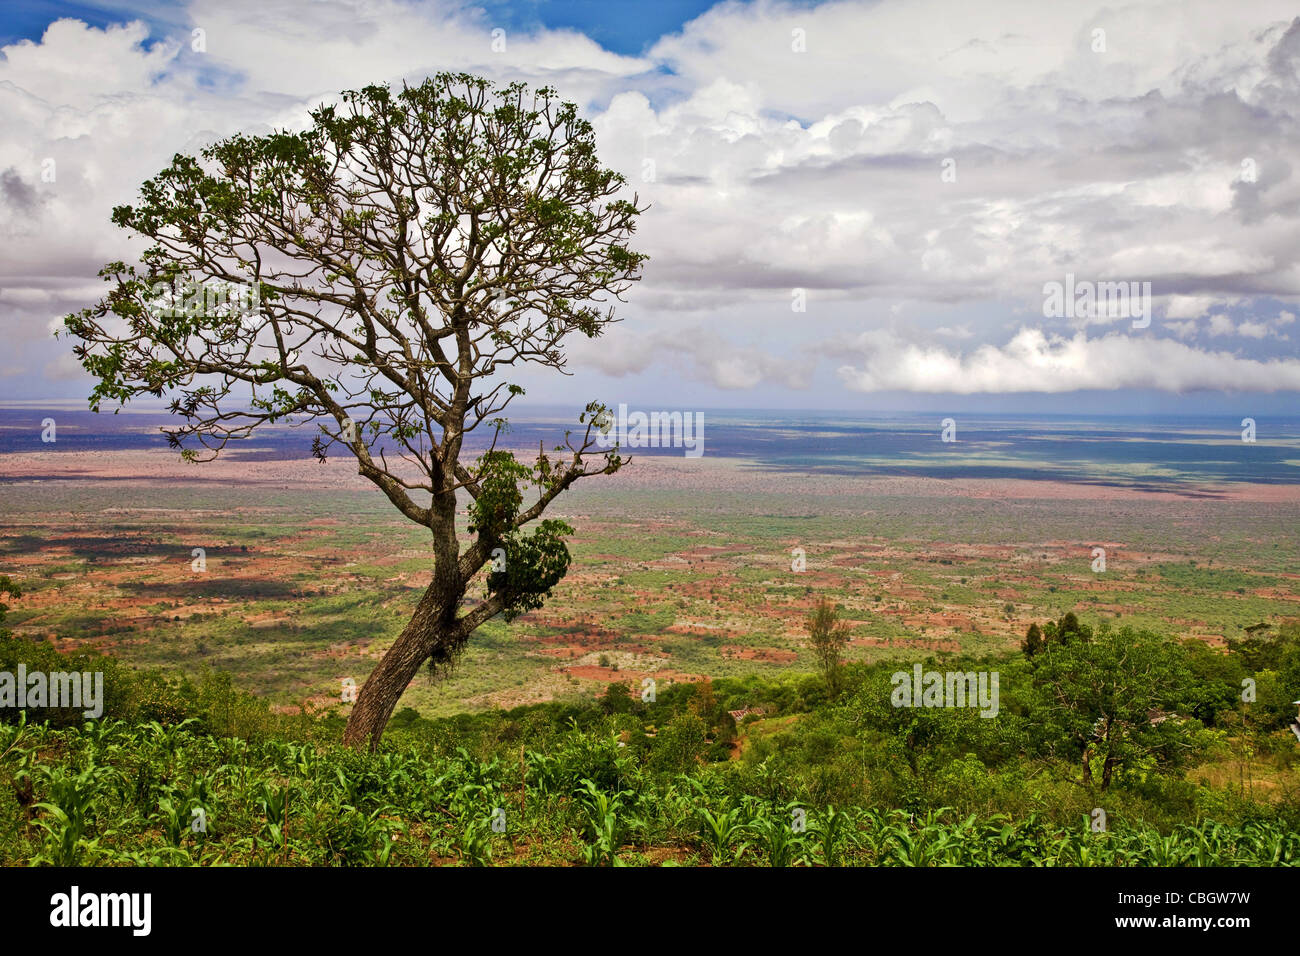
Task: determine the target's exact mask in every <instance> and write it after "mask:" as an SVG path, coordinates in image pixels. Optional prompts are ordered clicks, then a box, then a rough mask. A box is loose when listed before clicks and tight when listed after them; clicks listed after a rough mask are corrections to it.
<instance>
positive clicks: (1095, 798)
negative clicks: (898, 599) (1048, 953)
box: [0, 618, 1300, 866]
mask: <svg viewBox="0 0 1300 956" xmlns="http://www.w3.org/2000/svg"><path fill="white" fill-rule="evenodd" d="M1038 630H1039V633H1040V635H1047V637H1046V639H1045V640H1044V641H1043V642H1042V643H1041V645H1040V646H1038V647H1037V648H1036V649H1035V652H1034V653H1033V654H1032V656H1029V655H1025V654H1023V653H1017V654H1012V655H1007V656H1001V657H992V658H980V659H975V658H961V657H955V656H954V657H950V658H946V659H944V660H943V661H942V662H938V661H936V660H934V659H931V660H929V661H927V662H926V666H927V667H933V668H941V669H944V670H954V671H987V670H996V671H998V672H999V675H1000V681H999V687H1000V697H1001V700H1000V710H999V713H998V716H997V717H996V718H994V719H984V718H982V717H980V715H979V711H978V710H975V709H971V708H951V707H894V706H891V704H890V683H891V672H893V671H894V670H895V669H897V667H898V665H897V663H894V662H881V663H877V664H872V665H868V664H861V663H856V664H847V665H844V666H843V667H841V668H840V682H841V685H842V686H841V688H840V694H839V696H838V697H834V698H832V697H831V696H830V694H829V693H828V689H827V685H826V681H825V679H824V677H823V676H821V675H811V674H804V675H795V674H787V675H785V676H783V677H781V678H760V677H757V676H748V677H744V678H728V679H722V680H717V681H712V682H703V683H694V684H685V683H679V684H668V685H666V686H661V687H660V688H658V692H657V693H656V694H654V695H647V697H648V699H646V700H643V699H642V698H641V697H640V696H633V694H632V693H630V692H629V687H628V686H626V685H620V684H613V685H610V686H609V687H608V688H607V690H606V692H605V693H604V694H603V695H602V696H601V697H600V698H598V699H596V700H593V701H589V702H586V703H558V702H557V703H549V704H542V705H536V706H529V707H518V708H515V709H513V710H508V711H502V710H496V711H485V712H481V713H473V714H471V713H464V714H459V715H456V716H454V717H448V718H438V719H428V718H424V717H421V716H420V715H419V713H418V712H416V711H415V710H413V709H411V708H406V709H404V710H402V711H399V712H398V713H397V714H396V715H395V716H394V718H393V720H392V723H391V728H390V733H389V734H388V735H387V736H386V737H385V742H384V746H383V747H382V748H381V749H380V751H379V752H377V753H357V752H355V751H352V750H348V749H345V748H344V747H342V746H341V745H340V744H339V743H338V740H339V738H340V735H341V730H342V722H343V721H342V718H341V717H339V716H337V715H331V716H325V717H315V718H313V717H307V716H293V717H289V716H283V715H277V714H273V713H271V712H270V710H269V708H268V707H267V705H266V704H265V702H263V701H260V700H257V699H255V698H252V697H249V696H248V695H245V694H241V693H239V692H238V691H236V690H234V689H232V687H231V686H230V683H229V679H228V678H226V677H224V675H209V676H207V677H205V678H202V679H199V680H198V681H196V682H191V681H187V680H184V679H177V678H167V677H164V676H162V675H159V674H156V673H151V672H136V671H130V670H128V669H126V668H125V667H122V666H118V665H114V664H113V662H111V661H108V660H104V659H91V658H82V659H79V660H76V661H73V660H69V659H67V658H63V657H61V656H60V655H58V654H57V652H55V651H54V650H53V649H51V648H50V647H48V646H46V645H43V644H35V643H32V642H30V641H26V640H21V639H15V638H4V639H3V640H0V670H12V669H13V667H14V666H15V665H16V663H18V662H23V663H25V664H26V665H27V666H28V668H35V667H45V668H53V667H55V666H58V667H59V668H60V669H72V668H73V667H74V666H76V667H79V668H81V669H85V668H87V667H95V668H100V669H103V670H105V672H106V685H107V696H108V705H107V708H106V718H105V719H104V720H101V721H92V722H85V723H81V722H79V721H77V720H76V719H75V718H61V717H60V715H59V714H58V713H57V712H54V711H51V712H49V713H46V714H43V715H39V716H41V717H42V718H43V719H44V720H45V721H46V722H45V723H43V724H42V725H40V726H37V725H35V724H34V723H31V722H29V718H28V715H27V714H25V713H22V712H20V711H17V710H8V711H4V712H0V714H2V715H3V717H4V718H5V719H6V720H8V721H9V722H7V723H0V834H2V836H0V863H5V864H10V865H13V864H23V863H28V862H33V863H37V864H56V865H79V864H80V865H84V864H92V865H136V864H139V865H146V864H148V865H190V864H216V863H234V864H252V865H390V866H399V865H400V866H412V865H429V864H455V863H459V864H463V865H487V864H496V865H503V864H505V865H522V864H580V865H663V864H673V865H693V864H712V865H772V866H788V865H844V864H848V865H861V864H866V865H902V866H925V865H944V864H957V865H1012V866H1018V865H1069V866H1092V865H1121V866H1143V865H1158V866H1177V865H1192V866H1203V865H1204V866H1209V865H1295V864H1296V863H1297V862H1298V861H1300V776H1298V775H1297V767H1296V761H1297V748H1296V745H1295V739H1294V737H1292V735H1291V733H1290V731H1289V730H1287V729H1286V725H1287V723H1288V721H1289V720H1290V719H1291V714H1290V712H1289V711H1288V710H1287V709H1286V706H1285V702H1286V701H1287V700H1288V699H1290V698H1289V697H1288V695H1287V693H1286V692H1285V691H1284V688H1287V687H1295V686H1298V685H1297V684H1296V683H1295V681H1296V680H1300V627H1298V626H1297V625H1296V624H1295V623H1294V622H1289V623H1287V624H1286V625H1284V626H1283V627H1280V628H1277V629H1276V630H1274V629H1268V628H1262V629H1259V630H1257V631H1255V632H1254V633H1252V635H1251V636H1250V637H1249V638H1247V639H1245V640H1243V641H1238V642H1233V644H1232V645H1231V646H1230V648H1229V650H1228V652H1227V653H1221V652H1215V651H1212V650H1210V649H1208V648H1206V647H1205V646H1204V645H1203V644H1201V643H1199V642H1186V643H1181V642H1176V641H1173V640H1168V639H1163V638H1161V637H1159V636H1157V635H1155V634H1152V633H1149V632H1144V631H1135V630H1133V629H1129V628H1125V629H1112V628H1110V627H1108V626H1106V624H1105V623H1098V624H1090V623H1081V622H1080V621H1078V620H1077V619H1076V618H1070V619H1068V620H1067V619H1065V618H1063V619H1061V620H1058V621H1054V622H1047V624H1046V625H1045V626H1040V627H1039V628H1038ZM1249 681H1253V682H1254V684H1253V685H1252V686H1253V688H1254V692H1253V693H1249V694H1247V693H1246V692H1245V691H1244V690H1243V688H1244V687H1245V686H1246V683H1243V682H1247V683H1248V682H1249ZM1243 698H1244V699H1243ZM745 708H748V709H749V710H750V713H749V714H746V715H744V716H743V719H742V721H741V723H740V725H739V726H737V724H736V722H735V720H734V719H733V717H732V715H731V713H730V712H731V711H740V710H742V709H745ZM1097 810H1102V811H1104V814H1105V817H1104V819H1105V820H1106V825H1105V828H1104V830H1103V829H1100V828H1098V827H1097V826H1096V821H1097V820H1098V818H1099V815H1098V814H1097Z"/></svg>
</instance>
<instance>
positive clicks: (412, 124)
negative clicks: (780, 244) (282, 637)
mask: <svg viewBox="0 0 1300 956" xmlns="http://www.w3.org/2000/svg"><path fill="white" fill-rule="evenodd" d="M311 117H312V123H311V125H310V127H309V128H308V129H306V130H305V131H303V132H289V131H283V132H276V133H272V134H270V135H266V136H255V137H254V136H244V135H237V136H234V137H231V138H229V139H226V140H224V141H222V142H220V143H218V144H216V145H214V146H211V147H209V148H207V149H205V150H203V152H202V154H201V158H200V157H192V156H183V155H177V156H176V157H174V158H173V160H172V163H171V165H170V166H169V167H168V168H167V169H164V170H163V171H162V172H161V173H159V174H158V175H157V176H155V177H153V178H152V179H150V180H148V181H147V182H145V183H144V185H143V187H142V188H141V199H140V204H139V205H136V206H120V207H118V208H116V209H114V210H113V221H114V222H115V223H116V224H117V225H119V226H122V227H125V228H127V229H130V230H133V231H134V232H136V233H138V234H140V235H141V236H143V237H146V238H147V239H148V240H149V242H150V244H149V246H148V248H147V249H146V251H145V252H144V253H143V255H142V258H141V261H140V263H139V265H137V266H127V265H125V264H123V263H121V262H114V263H110V264H109V265H107V266H105V267H104V269H103V270H102V271H101V272H100V275H101V276H103V277H104V279H105V280H106V281H108V282H110V283H112V284H113V288H112V289H111V291H110V292H109V293H108V295H107V296H106V297H105V298H103V299H102V300H101V301H100V302H99V303H98V304H96V305H95V306H93V307H91V308H88V309H85V310H83V311H81V312H78V313H75V314H73V315H70V316H68V317H67V318H66V319H65V320H64V325H65V332H64V334H68V335H70V336H72V337H74V338H75V339H76V340H78V341H77V343H76V345H75V348H74V353H75V355H76V356H77V358H78V359H80V360H81V363H82V365H83V366H84V367H85V368H86V370H87V371H88V372H90V373H91V374H92V375H93V376H95V378H96V379H97V380H98V381H97V383H96V385H95V387H94V389H93V391H92V392H91V395H90V399H89V401H90V407H91V408H92V409H93V410H94V411H99V409H100V406H101V404H102V403H103V402H105V401H108V402H110V403H117V404H118V405H123V404H125V403H126V402H128V401H129V400H130V399H132V398H134V397H136V396H140V395H151V396H159V397H160V396H164V395H167V396H168V397H171V398H172V402H171V405H170V409H171V411H172V412H173V413H174V414H176V415H178V416H180V420H179V424H177V425H176V426H174V427H168V428H165V429H164V431H165V432H166V434H167V437H168V440H169V441H170V443H171V445H172V447H174V448H178V449H180V450H181V454H182V456H183V457H184V458H185V459H187V460H189V461H206V460H211V459H212V458H215V457H216V456H217V455H218V454H219V453H220V452H221V450H222V449H223V448H224V447H225V445H226V443H227V442H229V441H231V440H233V439H241V438H245V437H247V436H249V435H250V434H251V433H253V432H254V430H255V429H256V428H257V427H258V426H260V425H265V424H270V423H275V422H286V421H287V422H293V423H305V422H310V423H312V424H313V426H314V427H315V428H318V429H319V431H318V433H317V437H316V439H315V443H314V449H313V450H314V454H315V455H316V457H318V458H319V459H320V460H321V461H324V460H325V457H326V455H327V453H329V452H330V451H331V450H333V449H334V448H335V447H336V446H339V447H341V449H342V450H344V451H346V453H350V454H352V455H354V456H355V457H356V460H357V469H358V472H359V473H360V474H361V475H363V476H364V477H366V478H367V479H369V480H370V481H372V482H373V483H374V484H375V485H377V486H378V487H379V488H380V489H381V490H382V491H383V492H384V494H385V495H387V496H388V499H389V500H390V501H391V502H392V503H393V505H394V506H395V507H396V508H397V509H398V510H399V511H400V512H401V513H402V514H403V515H405V516H406V517H407V518H409V519H410V520H411V521H414V522H415V523H416V524H418V525H421V526H423V527H426V528H428V529H429V532H430V535H431V539H432V550H433V569H432V571H433V580H432V582H431V583H430V585H429V587H428V588H427V590H425V592H424V594H423V595H422V596H421V598H420V600H419V603H418V604H417V606H416V608H415V612H414V615H413V616H412V617H411V620H410V623H408V624H407V625H406V627H405V629H404V630H403V631H402V633H401V634H400V635H399V636H398V638H397V640H396V642H395V643H394V644H393V645H392V647H391V648H390V649H389V651H388V652H387V653H386V654H385V655H384V657H383V659H382V660H381V661H380V662H379V665H378V666H377V667H376V668H375V669H374V671H373V672H372V673H371V675H370V677H369V679H368V680H367V681H366V682H365V684H364V686H362V688H361V690H360V693H359V694H358V696H357V700H356V706H355V707H354V709H353V711H352V714H351V717H350V719H349V720H348V725H347V730H346V732H345V735H344V740H345V741H346V742H347V743H348V744H350V745H352V746H354V747H364V746H367V745H368V746H370V747H371V748H374V747H376V746H377V745H378V742H379V739H380V737H381V735H382V734H383V731H384V727H385V725H386V724H387V723H388V719H389V717H390V715H391V714H392V712H393V708H394V706H395V705H396V703H397V701H398V699H399V698H400V697H401V695H402V692H403V691H404V690H405V689H406V687H407V685H408V684H409V683H410V682H411V680H412V678H413V677H414V676H415V675H416V674H417V673H418V672H419V670H420V668H421V666H422V665H424V664H425V663H426V662H427V663H428V664H429V665H430V668H431V669H432V670H433V671H434V672H435V673H438V672H440V671H445V670H446V669H447V668H449V667H450V666H451V665H452V663H453V662H454V659H455V657H456V655H457V653H458V651H459V650H460V649H461V648H462V647H463V646H464V645H465V643H466V641H467V640H468V639H469V637H470V635H471V634H472V633H473V632H474V630H475V629H476V628H477V627H479V626H480V625H481V624H483V622H485V621H487V620H489V619H490V618H492V617H494V616H496V615H498V614H503V615H504V616H505V618H506V619H507V620H510V619H512V618H513V617H514V616H515V615H517V614H519V613H522V612H523V611H525V610H528V609H531V608H536V607H540V606H541V604H542V602H543V600H544V599H545V598H546V597H548V596H549V595H550V593H551V588H552V587H553V586H554V585H555V584H556V583H557V582H559V581H560V580H561V579H562V578H563V577H564V574H565V572H566V571H567V569H568V564H569V552H568V549H567V547H566V546H565V543H564V536H565V535H566V534H571V533H572V529H571V528H570V527H568V526H567V525H566V524H564V522H562V521H557V520H540V521H539V520H538V519H540V518H541V516H542V514H543V512H544V511H545V510H546V508H547V506H548V505H550V503H551V502H552V501H554V500H555V498H556V496H558V495H559V494H560V493H561V492H563V491H564V490H565V489H567V488H568V487H570V486H571V485H572V484H573V483H574V482H575V481H577V480H578V479H579V478H584V477H587V476H589V475H596V474H612V473H613V472H614V471H616V470H617V469H618V468H619V467H620V465H622V464H623V463H624V459H622V458H621V457H620V456H619V454H618V451H619V449H618V446H617V445H614V446H613V447H612V448H606V447H603V446H605V445H606V444H608V443H607V442H604V441H600V440H598V439H599V437H600V435H599V433H600V430H601V429H602V428H606V427H607V426H606V425H605V422H607V421H608V418H607V417H606V410H605V407H604V406H603V405H600V404H598V403H595V402H593V403H591V404H589V405H588V406H587V407H586V409H585V410H584V412H583V413H582V414H581V415H579V417H578V422H579V425H580V426H585V428H584V427H579V428H578V429H575V430H574V431H572V432H568V433H566V437H565V441H564V444H563V445H559V446H556V447H555V449H554V451H553V454H554V457H551V456H548V455H547V454H546V453H545V452H544V451H543V450H542V449H541V448H540V447H539V449H538V453H537V457H536V459H535V460H531V461H527V460H525V461H518V460H516V459H515V457H514V455H513V454H512V453H510V452H508V451H503V450H499V449H498V448H497V441H498V438H499V437H500V435H501V434H502V433H503V430H504V429H505V428H506V427H508V426H507V423H506V421H505V420H504V419H503V418H502V417H500V415H501V412H502V411H503V410H504V409H505V408H506V406H507V405H508V404H509V403H510V401H511V400H512V399H513V398H515V397H516V396H517V395H520V394H522V393H523V389H522V388H521V387H520V386H519V385H518V384H516V383H514V382H511V381H510V378H509V376H510V375H511V374H513V372H514V370H516V369H518V368H519V367H521V366H524V365H525V364H526V363H535V364H538V365H542V366H545V367H548V368H551V369H555V370H557V371H559V372H561V373H563V372H564V368H565V364H566V357H565V352H564V349H563V346H564V343H565V340H566V339H567V338H568V337H569V336H570V335H572V334H574V333H581V334H582V335H585V336H587V337H588V338H594V337H595V336H597V335H599V334H600V333H601V331H602V330H603V329H604V328H605V326H607V325H608V324H610V323H611V322H614V321H616V319H615V316H614V308H613V304H612V301H611V300H618V301H622V296H623V294H624V293H625V292H626V291H627V290H628V288H629V287H630V284H631V283H632V282H634V281H636V280H637V279H639V278H640V273H641V268H642V265H643V263H644V260H645V258H646V257H645V256H644V255H642V254H640V253H636V252H633V251H631V250H630V249H629V248H628V245H627V240H628V238H629V237H630V236H631V234H632V233H633V232H634V230H635V224H636V218H637V216H639V215H640V214H641V213H642V212H643V211H644V209H643V208H638V205H637V198H636V196H635V195H633V196H632V197H631V198H630V199H629V198H619V194H620V192H621V191H622V190H623V188H624V186H625V180H624V178H623V177H622V176H621V175H619V174H618V173H616V172H614V171H613V170H610V169H607V168H603V167H602V166H601V165H600V164H599V162H598V161H597V158H596V151H595V143H594V135H593V131H592V127H591V124H590V123H588V122H587V121H585V120H583V119H580V118H579V116H578V113H577V108H576V107H575V106H574V104H572V103H566V102H560V101H558V100H557V99H556V94H555V91H554V90H552V89H549V88H539V89H536V90H532V91H530V90H529V89H528V88H527V87H526V86H525V85H523V84H519V83H515V84H510V85H508V86H494V85H493V84H491V83H489V82H488V81H486V80H484V79H481V78H478V77H475V76H470V75H467V74H439V75H438V76H436V77H433V78H431V79H426V80H425V81H424V82H423V83H421V84H420V85H418V86H414V87H410V86H403V88H402V89H401V90H400V91H394V90H392V89H391V88H390V87H388V86H386V85H381V86H369V87H366V88H365V89H362V90H359V91H351V92H347V93H344V94H342V97H341V101H340V102H339V103H338V104H337V105H330V106H321V107H319V108H317V109H316V110H314V111H313V112H312V113H311ZM566 374H567V373H566ZM480 426H484V428H483V432H484V433H485V441H484V442H483V444H484V445H488V442H487V441H486V436H490V437H491V442H490V446H489V449H488V450H487V451H486V452H484V453H482V454H480V455H479V456H477V457H476V458H470V457H469V456H468V454H467V452H466V450H465V448H464V444H465V440H466V436H467V435H468V434H469V433H470V432H472V431H473V430H474V429H475V428H478V427H480ZM458 492H463V493H464V494H466V495H468V502H469V504H468V518H469V520H468V531H469V533H470V535H472V539H471V540H469V541H467V543H466V544H464V545H462V543H461V541H460V538H459V537H458V534H457V528H456V510H457V493H458ZM534 522H536V524H534ZM529 526H531V527H529ZM485 567H486V569H487V573H486V575H485V577H486V592H485V594H484V597H483V599H482V600H481V601H478V602H477V603H475V602H473V601H467V600H466V591H467V589H468V588H469V586H470V584H471V583H472V580H473V579H474V577H475V575H477V574H478V573H479V572H480V571H483V570H484V568H485Z"/></svg>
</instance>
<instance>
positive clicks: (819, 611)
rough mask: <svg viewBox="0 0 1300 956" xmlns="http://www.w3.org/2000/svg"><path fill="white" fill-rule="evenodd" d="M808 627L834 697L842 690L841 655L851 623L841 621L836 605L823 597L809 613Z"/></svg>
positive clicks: (847, 641) (828, 687) (814, 648)
mask: <svg viewBox="0 0 1300 956" xmlns="http://www.w3.org/2000/svg"><path fill="white" fill-rule="evenodd" d="M807 627H808V637H809V640H810V641H811V642H812V646H813V653H815V654H816V655H817V663H818V665H819V666H820V668H821V672H822V676H823V677H825V678H826V689H827V691H828V692H829V693H830V695H831V696H832V697H834V696H835V695H836V694H838V693H839V690H840V656H841V654H842V653H843V651H844V647H845V645H847V644H848V643H849V624H848V622H847V621H841V620H840V612H839V611H838V610H837V609H836V607H835V605H834V604H832V603H831V602H830V601H828V600H826V599H825V598H823V599H822V600H820V601H818V602H817V606H816V607H815V608H814V609H813V612H812V613H811V614H809V615H808V623H807Z"/></svg>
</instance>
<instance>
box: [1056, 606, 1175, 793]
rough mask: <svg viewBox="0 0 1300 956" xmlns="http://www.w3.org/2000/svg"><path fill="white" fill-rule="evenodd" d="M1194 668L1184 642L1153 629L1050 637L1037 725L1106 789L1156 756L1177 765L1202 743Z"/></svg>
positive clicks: (1088, 781) (1086, 778)
mask: <svg viewBox="0 0 1300 956" xmlns="http://www.w3.org/2000/svg"><path fill="white" fill-rule="evenodd" d="M1192 679H1193V678H1192V673H1191V670H1190V668H1189V667H1188V664H1187V658H1186V654H1185V653H1184V651H1183V649H1182V647H1181V646H1180V645H1178V644H1176V643H1175V642H1173V641H1170V640H1167V639H1165V638H1163V637H1161V636H1159V635H1157V634H1152V633H1150V632H1147V631H1135V630H1133V629H1131V628H1123V629H1121V630H1118V631H1111V630H1108V629H1102V630H1101V631H1100V632H1099V633H1097V634H1095V635H1092V638H1091V640H1076V641H1070V642H1068V643H1060V642H1055V643H1051V642H1049V643H1048V644H1047V645H1045V646H1044V647H1043V649H1042V650H1040V651H1039V653H1038V654H1037V655H1036V656H1035V658H1034V682H1035V687H1036V689H1037V691H1038V702H1037V704H1036V705H1035V707H1034V708H1033V715H1032V716H1033V718H1034V719H1033V721H1032V725H1033V726H1034V727H1035V728H1036V729H1037V730H1038V731H1039V733H1040V734H1041V739H1042V740H1043V741H1044V742H1045V744H1046V745H1047V746H1048V747H1049V749H1050V748H1054V747H1057V746H1060V745H1064V747H1065V748H1066V750H1067V752H1068V753H1069V755H1070V757H1071V759H1073V760H1075V761H1077V763H1078V766H1079V767H1080V770H1081V776H1082V780H1081V782H1082V783H1083V784H1084V785H1085V786H1091V785H1092V783H1093V769H1092V768H1093V762H1094V761H1096V760H1098V759H1100V760H1101V789H1103V790H1105V789H1106V788H1107V787H1109V786H1110V784H1111V781H1112V779H1113V778H1114V774H1115V773H1116V771H1119V770H1122V769H1125V768H1127V767H1131V766H1134V765H1135V764H1137V763H1138V762H1140V761H1145V760H1153V761H1155V762H1156V763H1158V764H1164V765H1166V766H1169V765H1176V764H1178V763H1180V762H1182V761H1183V760H1184V759H1185V758H1186V757H1187V756H1188V755H1190V754H1191V753H1192V752H1193V751H1194V750H1195V749H1196V745H1197V741H1196V732H1197V731H1198V730H1199V722H1198V721H1195V720H1193V719H1190V718H1185V717H1183V716H1181V714H1186V713H1187V712H1189V710H1190V698H1191V689H1192Z"/></svg>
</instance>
